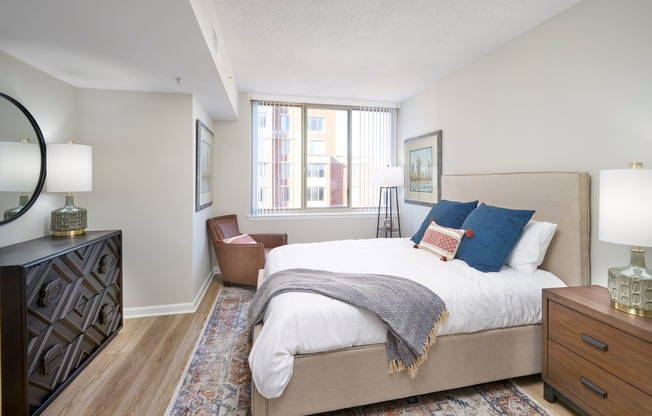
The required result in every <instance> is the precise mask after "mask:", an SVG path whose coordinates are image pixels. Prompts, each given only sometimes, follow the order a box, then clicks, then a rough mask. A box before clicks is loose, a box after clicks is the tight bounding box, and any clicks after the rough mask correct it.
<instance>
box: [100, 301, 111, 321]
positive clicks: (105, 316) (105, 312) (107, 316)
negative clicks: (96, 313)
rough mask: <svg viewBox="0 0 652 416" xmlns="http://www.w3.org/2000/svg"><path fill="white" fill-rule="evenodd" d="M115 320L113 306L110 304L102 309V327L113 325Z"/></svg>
mask: <svg viewBox="0 0 652 416" xmlns="http://www.w3.org/2000/svg"><path fill="white" fill-rule="evenodd" d="M112 320H113V306H112V305H109V304H108V303H107V304H105V305H102V308H100V325H103V324H108V323H111V321H112Z"/></svg>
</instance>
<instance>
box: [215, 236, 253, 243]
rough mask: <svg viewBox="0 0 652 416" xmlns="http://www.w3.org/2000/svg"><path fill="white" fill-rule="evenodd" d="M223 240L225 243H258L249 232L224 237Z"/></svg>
mask: <svg viewBox="0 0 652 416" xmlns="http://www.w3.org/2000/svg"><path fill="white" fill-rule="evenodd" d="M223 241H224V242H225V243H227V244H258V243H256V240H254V239H253V238H251V236H250V235H249V234H240V235H236V236H235V237H230V238H225V239H224V240H223Z"/></svg>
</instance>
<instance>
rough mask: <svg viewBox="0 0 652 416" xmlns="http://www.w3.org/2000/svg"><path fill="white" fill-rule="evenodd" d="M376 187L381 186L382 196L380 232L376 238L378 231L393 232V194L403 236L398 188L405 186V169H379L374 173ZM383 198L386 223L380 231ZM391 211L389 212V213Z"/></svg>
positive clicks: (379, 203) (379, 202) (380, 198)
mask: <svg viewBox="0 0 652 416" xmlns="http://www.w3.org/2000/svg"><path fill="white" fill-rule="evenodd" d="M374 185H376V186H380V194H379V195H378V224H379V226H378V230H376V237H378V231H385V234H387V232H389V231H392V230H393V228H394V219H393V218H392V217H393V213H392V193H393V194H394V196H395V200H396V219H397V222H398V235H399V237H400V236H401V216H400V212H399V207H398V187H399V186H401V185H403V168H401V167H391V166H386V167H381V168H377V169H376V171H375V172H374ZM383 196H384V206H385V221H384V222H383V229H380V213H381V210H382V207H383ZM388 210H389V211H388Z"/></svg>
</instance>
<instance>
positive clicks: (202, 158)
mask: <svg viewBox="0 0 652 416" xmlns="http://www.w3.org/2000/svg"><path fill="white" fill-rule="evenodd" d="M196 130H197V146H196V147H197V149H196V152H197V157H196V168H197V172H196V175H195V183H196V186H195V212H197V211H201V210H202V209H204V208H206V207H209V206H211V205H213V140H214V136H213V132H212V131H211V130H210V129H209V128H208V127H206V125H205V124H204V123H202V122H201V120H199V119H197V126H196Z"/></svg>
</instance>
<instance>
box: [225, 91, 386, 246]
mask: <svg viewBox="0 0 652 416" xmlns="http://www.w3.org/2000/svg"><path fill="white" fill-rule="evenodd" d="M238 101H239V110H238V114H239V115H240V119H239V120H238V121H216V122H215V147H216V148H217V149H216V152H217V154H216V162H217V166H216V169H215V175H216V178H215V195H216V197H215V202H214V204H215V206H216V212H217V214H216V215H224V214H237V215H238V223H239V226H240V231H241V232H244V233H257V232H259V233H264V232H278V233H287V234H288V240H289V242H290V243H305V242H314V241H326V240H338V239H348V238H371V237H375V236H376V231H375V230H376V217H375V215H371V216H369V215H367V216H355V217H352V216H350V215H349V216H343V217H338V218H332V217H331V218H315V217H293V218H291V219H251V218H248V215H249V213H250V211H251V102H250V101H249V99H248V98H247V96H246V95H244V94H241V95H240V99H239V100H238Z"/></svg>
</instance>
